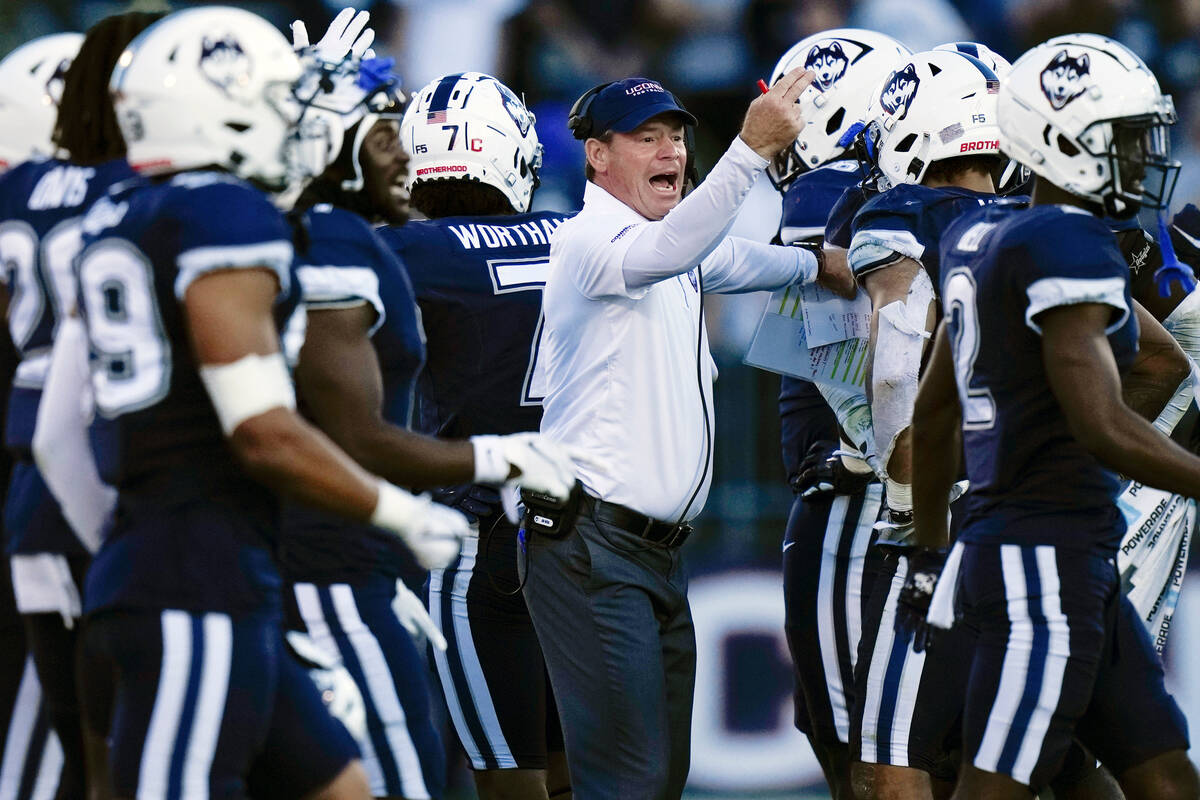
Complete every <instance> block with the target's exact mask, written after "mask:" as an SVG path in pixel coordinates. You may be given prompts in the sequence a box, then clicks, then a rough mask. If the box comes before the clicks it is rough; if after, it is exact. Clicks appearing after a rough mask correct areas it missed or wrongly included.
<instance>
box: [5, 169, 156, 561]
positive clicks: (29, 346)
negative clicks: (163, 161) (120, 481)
mask: <svg viewBox="0 0 1200 800" xmlns="http://www.w3.org/2000/svg"><path fill="white" fill-rule="evenodd" d="M131 177H133V170H132V169H130V167H129V165H128V164H127V163H126V162H125V161H124V160H117V161H109V162H106V163H104V164H99V165H97V166H91V167H81V166H76V165H74V164H71V163H69V162H66V161H61V160H58V159H49V160H41V161H26V162H24V163H23V164H20V165H18V166H16V167H14V168H13V169H12V170H10V171H8V172H6V173H5V174H4V175H3V176H2V177H0V264H3V265H4V269H3V272H2V278H3V280H4V285H5V288H6V289H7V291H8V297H9V304H8V332H9V336H10V338H11V339H12V342H13V345H14V347H15V349H16V354H17V367H16V373H15V375H14V379H13V382H12V385H11V387H10V391H9V398H8V418H7V422H6V425H5V443H6V444H7V446H8V447H9V448H10V450H11V451H12V452H13V455H14V456H15V457H16V459H17V464H16V467H15V469H14V472H13V481H12V483H11V484H10V485H9V487H8V497H7V501H6V503H5V508H4V529H5V533H6V537H7V539H6V549H7V551H8V552H9V553H21V554H26V553H60V554H64V555H69V556H83V555H85V554H86V553H87V551H86V550H85V548H84V547H83V545H82V544H81V543H80V541H79V540H78V539H77V538H76V537H75V534H74V532H73V531H72V530H71V528H70V526H69V525H68V524H67V521H66V520H65V519H63V516H62V511H61V510H60V508H59V506H58V501H57V500H55V499H54V495H53V494H51V493H50V490H49V489H48V488H47V487H46V484H45V482H44V481H43V480H42V476H41V474H40V473H39V472H38V470H37V467H36V466H35V465H34V464H33V456H32V453H31V444H32V442H33V431H34V427H35V425H36V423H37V410H38V403H39V402H40V401H41V397H42V387H43V386H44V385H45V381H46V372H47V370H48V369H49V366H50V347H51V345H52V343H53V341H54V331H55V329H56V328H57V327H58V321H59V319H60V317H61V315H62V314H64V313H66V312H67V311H68V310H69V309H70V308H72V307H73V306H74V305H75V280H74V273H73V263H74V259H75V256H76V255H77V254H78V251H79V246H80V233H79V228H80V226H79V223H80V219H81V217H82V215H83V213H84V211H86V210H87V208H88V207H89V206H90V205H91V204H92V203H94V202H95V201H96V199H97V198H98V197H100V196H102V195H103V194H104V193H105V192H107V191H108V188H109V187H110V186H111V185H112V184H113V183H116V182H118V181H122V180H125V179H127V178H131Z"/></svg>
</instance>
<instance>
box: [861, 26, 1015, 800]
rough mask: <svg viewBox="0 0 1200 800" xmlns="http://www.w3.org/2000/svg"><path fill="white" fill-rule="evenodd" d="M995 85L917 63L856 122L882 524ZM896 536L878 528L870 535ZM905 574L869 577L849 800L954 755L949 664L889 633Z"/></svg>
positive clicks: (946, 771)
mask: <svg viewBox="0 0 1200 800" xmlns="http://www.w3.org/2000/svg"><path fill="white" fill-rule="evenodd" d="M998 81H999V77H998V76H997V75H996V73H995V72H994V71H993V70H992V69H991V68H990V67H989V66H987V65H986V64H984V63H983V62H981V61H979V60H978V59H975V58H973V57H971V56H968V55H966V54H962V53H959V52H956V51H936V50H935V51H927V52H924V53H918V54H916V55H914V56H912V57H911V58H910V59H909V60H908V61H906V62H905V63H904V64H902V65H900V66H899V67H898V68H897V69H896V70H895V71H894V72H893V73H892V74H891V75H890V76H889V77H888V78H887V80H885V81H884V82H882V83H881V84H880V85H879V86H878V87H876V89H875V92H874V93H873V95H872V98H871V104H870V108H869V109H868V112H867V115H866V120H867V122H866V128H865V129H864V130H863V132H862V137H863V149H864V151H865V153H866V156H867V159H866V160H867V163H868V165H869V166H870V168H871V169H872V170H873V171H874V175H875V181H876V183H877V185H878V187H879V188H880V189H881V190H883V191H882V193H880V194H878V195H877V196H875V197H873V198H871V199H870V200H868V201H867V202H866V203H865V205H863V207H862V208H861V209H860V210H859V211H858V212H857V214H856V215H855V217H854V219H853V223H852V236H853V238H852V239H851V245H850V252H849V256H848V260H849V263H850V266H851V269H853V270H854V272H855V275H856V277H858V279H859V280H860V282H861V283H862V285H863V287H864V288H865V289H866V291H867V293H868V294H869V295H870V297H871V304H872V307H873V309H874V314H873V316H872V331H871V342H872V353H871V356H870V358H871V365H870V366H871V368H870V372H869V374H868V381H869V385H868V387H867V390H868V392H869V394H870V397H871V416H872V418H873V424H874V434H875V445H876V447H877V449H878V452H879V455H880V458H881V461H882V463H883V465H884V467H885V484H886V498H887V504H888V509H889V512H888V513H889V514H890V518H891V520H892V524H895V522H896V521H897V520H898V519H900V518H902V516H911V502H910V501H908V499H907V492H908V483H909V478H908V474H909V463H908V458H909V454H908V451H907V441H908V440H907V436H908V434H907V432H906V429H907V427H908V422H909V417H910V415H911V413H912V408H911V404H912V395H913V394H914V393H915V390H916V381H917V373H918V370H919V368H920V364H921V361H922V357H923V354H924V348H925V342H926V340H927V338H928V336H929V334H928V331H929V330H932V328H933V321H934V318H935V315H936V314H937V304H936V298H935V295H934V292H933V280H934V279H935V277H936V276H937V275H938V268H939V264H938V260H937V243H938V241H939V239H940V236H941V232H942V230H943V229H944V228H945V226H946V225H948V224H949V223H950V221H951V220H953V219H954V218H955V217H956V216H958V214H960V213H962V211H963V210H965V209H966V208H969V207H974V206H978V205H981V204H985V203H992V202H994V201H996V199H997V198H996V195H995V187H994V184H993V181H992V175H993V173H994V172H996V171H997V169H996V167H997V162H998V161H999V159H1000V157H999V143H998V141H997V139H998V136H997V132H996V111H995V109H996V90H997V88H998ZM905 530H906V529H903V528H901V529H899V532H900V534H901V535H902V534H903V533H904V532H905ZM896 536H897V529H895V528H891V527H887V528H884V529H883V530H882V532H881V535H880V538H881V539H882V540H888V539H891V538H896ZM904 570H905V564H904V562H903V561H901V560H899V559H897V558H896V557H895V556H894V555H887V556H885V557H884V559H883V561H882V562H881V563H880V564H879V573H878V575H876V576H868V578H867V581H868V583H869V585H870V589H869V590H868V593H869V601H868V605H867V610H866V613H865V615H864V619H863V638H862V644H861V651H860V658H859V662H858V671H857V673H856V687H855V689H856V698H857V700H858V702H857V704H856V706H855V707H854V712H853V716H852V722H851V727H852V732H851V751H852V753H853V755H854V756H855V758H856V759H857V760H858V761H860V762H861V764H859V765H856V767H855V768H854V772H855V779H854V780H855V783H856V786H857V787H858V789H857V790H858V792H859V794H860V795H866V796H874V795H872V794H871V792H874V793H876V794H877V795H878V796H881V797H888V796H906V797H927V796H930V792H931V791H932V787H931V784H930V776H932V777H933V779H934V780H941V781H952V780H953V777H954V771H955V768H956V764H955V763H954V761H953V758H952V757H951V756H950V755H949V753H950V750H951V749H952V745H949V744H947V743H945V742H944V741H943V740H944V737H945V735H946V734H947V733H949V732H951V731H952V730H953V721H954V715H955V714H956V713H957V708H956V707H954V704H953V703H950V704H947V703H945V702H939V699H941V695H942V693H944V692H946V691H947V687H948V686H950V685H951V682H952V680H953V679H954V677H955V676H954V670H953V664H952V663H950V661H949V660H948V659H942V660H938V659H934V660H932V661H930V662H927V661H926V654H925V653H924V652H921V653H915V652H913V651H912V650H911V649H910V648H909V647H908V642H907V641H906V640H903V639H897V638H896V637H895V636H894V635H893V630H892V619H893V615H894V603H895V600H894V594H895V589H893V585H896V588H898V586H899V585H902V584H903V582H904V575H905V572H904ZM939 649H949V650H952V649H953V647H952V646H950V647H946V648H939ZM922 687H923V688H924V692H922V691H921V690H922ZM951 693H952V692H951Z"/></svg>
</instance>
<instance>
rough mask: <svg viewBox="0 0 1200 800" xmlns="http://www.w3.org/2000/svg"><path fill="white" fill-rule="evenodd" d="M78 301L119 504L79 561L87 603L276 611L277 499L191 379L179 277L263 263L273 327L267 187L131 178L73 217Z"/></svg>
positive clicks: (279, 251) (276, 247)
mask: <svg viewBox="0 0 1200 800" xmlns="http://www.w3.org/2000/svg"><path fill="white" fill-rule="evenodd" d="M83 231H84V237H83V245H84V247H83V251H82V253H81V255H80V257H79V261H78V268H79V289H78V291H79V298H80V307H81V310H82V312H83V317H84V321H85V323H86V325H87V330H88V338H89V341H90V345H91V351H92V353H91V360H92V387H93V391H94V394H95V400H96V420H95V422H94V423H93V425H92V446H93V450H94V452H95V455H96V463H97V466H98V467H99V470H100V474H101V477H103V478H104V480H105V481H106V482H108V483H110V484H112V485H114V486H116V487H117V489H118V493H119V499H118V506H117V513H116V517H115V520H114V524H113V527H112V530H111V532H110V533H109V535H108V538H107V539H106V540H105V542H104V544H103V546H102V547H101V549H100V552H99V553H98V554H97V555H96V559H95V561H94V562H93V564H92V567H91V570H90V571H89V573H88V582H87V592H86V601H85V610H88V611H94V610H97V609H101V608H113V607H150V608H164V607H166V608H178V609H185V610H197V611H199V610H206V611H212V610H222V611H227V612H230V613H233V612H244V611H250V610H256V609H277V608H278V607H279V602H280V600H279V586H280V581H279V576H278V573H277V572H276V570H275V567H274V564H273V562H272V558H271V547H272V545H273V543H274V539H275V537H276V533H277V526H278V505H277V502H276V500H275V497H274V495H273V494H272V493H271V492H269V491H266V490H264V489H263V487H261V486H259V485H257V484H255V483H254V482H253V481H251V480H250V478H249V477H248V476H247V475H246V474H245V473H244V472H243V470H242V468H241V466H240V465H239V464H238V462H237V461H236V460H235V458H234V456H233V454H232V452H231V451H230V449H229V448H228V446H227V445H226V443H225V436H224V434H223V432H222V430H221V426H220V423H219V422H218V420H217V416H216V412H215V411H214V410H213V407H212V404H211V402H210V401H209V398H208V394H207V391H206V390H205V388H204V385H203V383H202V382H201V380H200V377H199V374H198V372H197V365H196V363H195V360H194V357H193V355H192V347H191V340H190V336H189V334H188V330H187V327H186V325H185V320H184V313H183V307H182V304H183V300H184V297H185V295H186V292H187V290H188V287H189V286H191V284H192V283H193V282H194V281H195V280H196V279H198V278H200V277H202V276H204V275H206V274H208V273H209V272H213V271H219V270H229V269H243V268H266V269H269V270H271V271H272V272H273V273H274V275H275V277H276V279H277V280H278V282H279V286H280V291H279V295H278V297H277V300H276V304H275V309H274V316H275V322H276V328H277V330H278V331H279V332H280V333H281V338H287V337H285V336H283V335H282V334H283V333H284V331H285V328H286V326H287V325H288V324H289V323H292V322H293V320H294V318H295V317H294V314H293V312H294V311H295V309H296V307H297V303H298V299H299V290H298V286H297V283H298V281H296V280H294V279H293V273H292V243H291V235H290V230H289V228H288V226H287V223H286V222H285V221H284V219H283V217H282V216H281V215H280V213H279V212H278V211H277V210H276V209H275V208H274V207H273V206H272V205H271V203H270V202H269V201H268V199H267V197H266V195H264V194H263V193H262V192H260V191H257V190H255V189H253V188H251V187H250V186H249V185H248V184H245V183H243V182H241V181H239V180H237V179H236V178H233V177H231V176H229V175H227V174H225V173H217V172H191V173H183V174H180V175H177V176H175V177H174V178H172V179H171V180H169V181H165V182H162V183H150V182H142V181H138V182H135V183H134V184H133V185H131V186H126V187H124V188H122V189H121V190H120V191H117V192H114V193H113V194H112V195H110V196H108V197H106V198H103V199H101V200H100V201H98V202H97V203H96V205H95V206H94V207H93V208H92V209H91V210H90V211H89V212H88V215H87V216H86V217H85V219H84V223H83Z"/></svg>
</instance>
